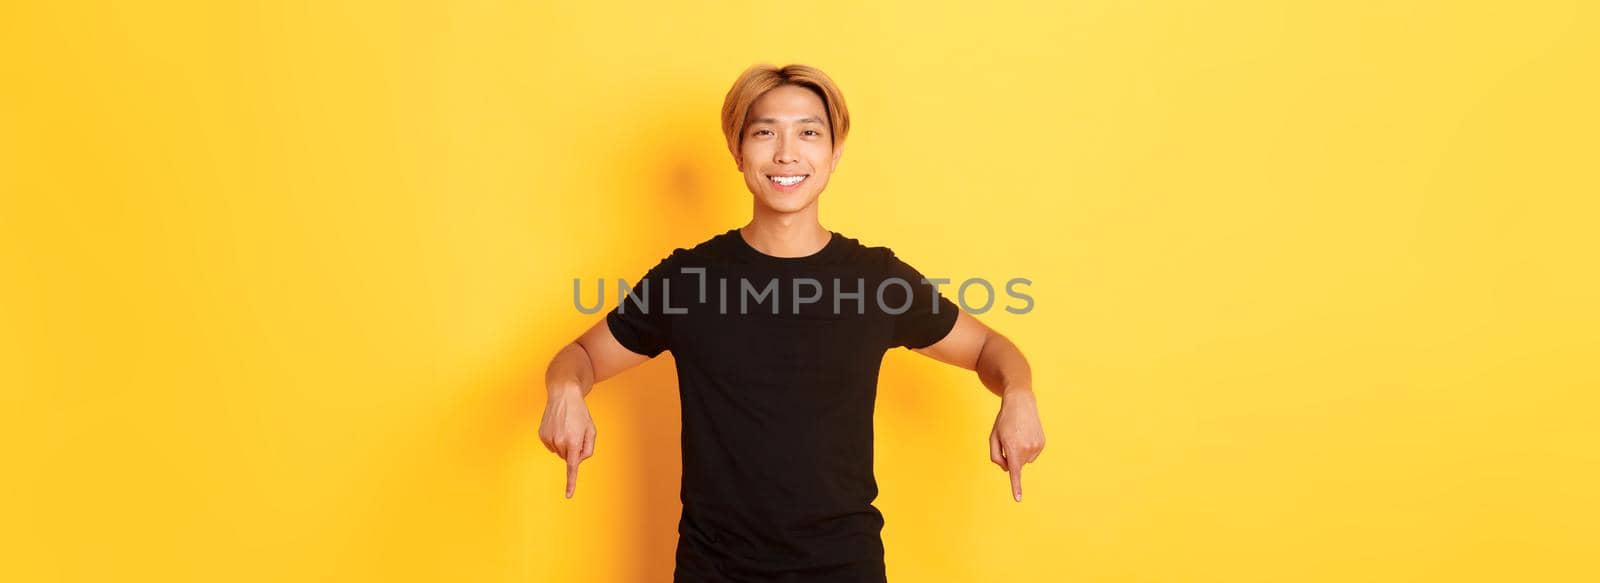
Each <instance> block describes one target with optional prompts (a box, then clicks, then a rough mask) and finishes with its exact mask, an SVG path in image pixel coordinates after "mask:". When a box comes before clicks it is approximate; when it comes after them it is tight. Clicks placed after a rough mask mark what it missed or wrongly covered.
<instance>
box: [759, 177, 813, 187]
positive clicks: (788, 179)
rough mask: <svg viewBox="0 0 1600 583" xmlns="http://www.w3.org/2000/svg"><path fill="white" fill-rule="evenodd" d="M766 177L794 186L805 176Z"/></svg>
mask: <svg viewBox="0 0 1600 583" xmlns="http://www.w3.org/2000/svg"><path fill="white" fill-rule="evenodd" d="M767 178H769V179H771V180H772V181H773V182H776V183H778V184H782V185H784V186H794V185H796V184H799V183H800V181H801V180H805V179H806V177H805V176H768V177H767Z"/></svg>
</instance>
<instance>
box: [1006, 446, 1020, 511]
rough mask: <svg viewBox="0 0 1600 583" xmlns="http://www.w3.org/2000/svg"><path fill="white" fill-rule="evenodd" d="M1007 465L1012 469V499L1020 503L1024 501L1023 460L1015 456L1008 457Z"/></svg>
mask: <svg viewBox="0 0 1600 583" xmlns="http://www.w3.org/2000/svg"><path fill="white" fill-rule="evenodd" d="M1006 461H1007V462H1008V463H1007V465H1008V466H1010V468H1011V497H1012V498H1013V499H1015V500H1016V501H1018V502H1021V501H1022V463H1023V462H1022V460H1020V459H1017V458H1016V457H1015V456H1007V457H1006Z"/></svg>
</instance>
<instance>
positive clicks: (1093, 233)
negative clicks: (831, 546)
mask: <svg viewBox="0 0 1600 583" xmlns="http://www.w3.org/2000/svg"><path fill="white" fill-rule="evenodd" d="M1594 18H1595V11H1594V7H1593V6H1592V5H1588V4H1585V3H1580V2H1576V1H1573V2H1517V3H1509V4H1504V5H1500V6H1494V5H1491V4H1490V3H1482V4H1478V3H1462V2H1353V3H1352V2H1340V3H1327V5H1325V6H1312V5H1310V4H1308V3H1291V2H1204V3H1177V2H1149V3H1128V2H1030V3H1024V4H1005V3H994V2H984V3H977V5H972V6H958V7H950V8H935V7H931V6H929V5H926V4H924V3H920V2H884V3H875V4H872V5H870V6H860V5H858V3H855V2H822V3H801V4H783V5H779V4H776V3H774V4H770V5H768V4H759V5H758V4H744V3H720V4H705V5H695V6H680V5H678V3H676V2H652V3H638V4H636V5H632V6H611V5H604V4H598V3H596V4H582V3H577V2H572V3H562V4H551V3H542V2H533V3H528V2H493V3H491V2H449V3H438V4H436V5H432V6H424V5H421V4H418V3H404V2H402V3H395V2H328V1H323V2H282V3H262V4H260V5H244V4H243V3H231V2H193V3H154V2H124V3H109V2H107V3H100V2H94V3H76V2H46V1H34V2H7V3H5V4H4V5H3V7H0V87H3V88H0V285H3V288H0V290H3V295H0V359H3V360H0V386H3V389H4V390H3V397H0V398H3V401H0V428H3V429H0V431H3V432H4V433H3V435H0V438H3V442H0V443H3V445H0V456H3V457H0V462H3V464H4V465H3V475H0V489H3V490H0V525H3V527H0V528H3V529H4V530H3V531H0V534H3V536H4V540H3V541H0V580H5V581H240V582H245V581H386V582H393V581H619V582H620V581H628V582H632V581H665V580H667V579H668V577H669V574H670V572H671V568H672V551H673V545H674V544H675V541H676V533H675V528H676V521H677V517H678V511H679V507H678V505H677V494H678V483H677V480H678V476H679V473H678V472H679V457H678V449H677V436H678V433H677V432H678V428H679V426H678V423H679V420H678V409H677V395H676V392H675V388H674V375H673V369H672V363H671V362H670V357H669V356H664V357H662V358H659V359H656V360H654V361H652V362H650V363H648V364H647V365H645V366H642V367H640V368H639V369H636V370H633V371H630V372H628V373H626V374H625V375H623V376H622V377H619V378H617V379H615V380H614V381H609V382H606V383H603V384H601V385H599V386H598V387H597V388H596V389H595V391H594V393H593V394H592V395H591V399H590V402H591V408H592V411H593V412H594V415H595V416H596V421H597V423H598V426H599V428H600V438H599V440H598V448H597V453H596V455H595V457H594V458H592V459H591V460H589V461H588V462H587V463H585V464H584V466H583V469H582V471H581V473H580V480H579V484H578V493H577V496H576V497H575V498H573V499H572V500H565V499H563V498H562V485H563V480H564V475H563V471H564V469H563V465H562V464H561V463H560V462H559V461H558V460H557V458H556V457H555V456H553V455H551V454H549V453H548V452H546V451H545V450H544V449H543V447H542V446H541V445H540V444H539V442H538V440H537V437H536V435H535V429H536V426H537V424H538V420H539V412H540V408H541V406H542V404H543V395H542V393H541V391H542V390H543V387H542V382H541V376H542V372H543V367H544V366H545V364H546V362H547V361H548V359H549V357H550V356H551V355H552V353H553V352H554V351H555V350H556V349H557V348H558V347H559V346H560V345H561V344H563V343H565V342H567V341H569V340H571V339H572V338H573V337H574V336H576V334H577V333H578V332H579V331H580V330H581V329H582V328H583V327H584V326H586V325H587V324H588V323H590V322H591V321H593V320H594V318H595V317H596V316H584V315H581V314H579V313H578V312H577V311H576V310H575V309H574V308H573V307H572V300H571V286H572V284H571V281H572V278H573V277H583V278H586V279H589V280H591V281H592V278H595V277H608V278H616V277H627V278H634V277H636V276H637V275H639V274H640V273H642V272H643V270H644V269H645V268H647V267H649V266H650V265H653V264H654V263H655V261H657V260H658V259H660V258H661V257H664V256H665V255H666V254H667V253H668V252H670V250H671V249H672V248H673V247H677V246H684V245H689V244H693V243H695V242H698V241H701V240H704V239H705V238H707V237H709V236H711V235H712V234H715V233H717V232H720V231H722V230H725V229H729V228H733V227H736V226H739V225H740V224H742V223H743V222H744V221H745V220H746V219H747V218H748V216H749V195H748V193H747V192H746V191H745V190H744V185H743V183H742V182H741V180H740V177H739V175H738V174H737V172H736V170H735V168H734V166H733V163H732V161H731V159H730V158H729V156H728V154H727V152H726V150H725V149H724V147H723V142H722V136H721V134H720V132H719V130H718V125H717V112H718V108H719V107H720V105H721V99H722V96H723V93H724V92H725V91H726V90H727V87H728V85H729V84H730V83H731V82H732V81H733V79H734V77H735V76H736V75H737V74H738V73H739V72H740V71H741V70H742V69H743V68H744V67H746V66H748V65H750V64H751V63H754V62H771V63H778V64H782V63H788V62H801V63H807V64H812V65H816V66H818V67H821V68H823V69H824V70H826V71H827V72H828V73H830V74H831V75H832V76H833V77H834V79H836V80H837V81H838V83H839V84H840V85H841V86H842V88H843V90H844V94H845V97H846V99H847V100H848V103H849V105H850V108H851V112H852V114H853V115H854V121H855V126H854V131H853V132H852V133H851V135H850V137H849V142H848V143H847V146H846V148H847V149H846V152H845V156H844V158H843V161H842V162H841V163H840V165H839V168H838V172H837V174H836V175H835V176H834V177H833V180H832V182H831V184H830V185H829V188H828V190H827V192H826V193H825V194H824V195H823V197H822V217H823V220H824V224H825V225H826V226H828V227H829V228H831V229H834V230H838V231H841V232H844V233H846V234H849V235H852V236H855V237H858V238H860V239H862V240H863V241H864V242H867V243H869V244H879V245H889V246H892V247H893V248H894V249H895V250H896V251H897V252H899V254H900V255H901V256H902V257H905V258H906V259H907V260H908V261H910V262H911V263H912V264H913V265H915V266H916V267H918V268H919V269H921V270H923V271H924V272H925V273H928V274H929V275H931V276H945V277H951V278H956V279H958V280H959V279H963V278H966V277H987V278H991V279H998V280H1004V279H1005V278H1009V277H1019V276H1020V277H1028V278H1031V279H1032V280H1033V281H1034V285H1033V286H1032V287H1031V288H1030V289H1029V291H1030V292H1031V293H1032V294H1033V296H1034V298H1035V300H1036V302H1037V303H1036V307H1035V309H1034V311H1033V312H1032V313H1030V314H1027V315H1022V316H1017V315H1011V314H1007V313H1004V312H1003V311H1000V310H996V311H993V312H990V313H989V314H986V315H984V316H983V317H982V319H983V320H985V321H986V322H988V323H989V324H991V325H993V326H995V327H996V328H998V329H1000V330H1001V331H1003V332H1005V333H1006V334H1008V335H1010V336H1011V337H1012V338H1013V339H1014V340H1015V341H1016V342H1017V343H1018V344H1019V345H1020V346H1021V347H1022V348H1023V350H1024V351H1025V353H1026V354H1027V355H1028V356H1029V357H1030V359H1031V361H1032V363H1033V366H1034V375H1035V384H1036V387H1037V388H1036V390H1037V393H1038V396H1039V402H1040V407H1041V410H1042V414H1043V418H1044V421H1045V428H1046V434H1047V436H1048V446H1047V448H1046V450H1045V452H1044V454H1043V455H1042V456H1041V457H1040V458H1039V460H1038V462H1037V463H1036V464H1033V465H1030V466H1029V467H1028V469H1027V470H1026V472H1025V473H1024V491H1025V496H1024V502H1023V503H1022V504H1016V503H1014V502H1012V501H1011V500H1010V498H1009V492H1008V488H1009V486H1008V483H1007V479H1006V477H1005V475H1004V474H1003V473H1002V472H1000V471H999V470H997V469H995V468H994V467H993V466H992V465H990V463H989V461H988V459H987V452H986V445H985V438H986V437H987V432H988V430H989V427H990V424H991V423H992V420H993V416H994V413H995V411H996V406H997V405H998V400H997V399H996V398H995V397H994V396H993V395H991V394H988V393H987V392H986V391H985V390H984V389H983V388H982V387H981V386H980V385H979V384H978V383H977V381H976V378H975V377H974V376H973V375H971V374H970V373H968V372H966V371H961V370H959V369H955V368H952V367H948V366H944V365H941V364H938V363H936V362H934V361H931V360H928V359H925V358H921V357H919V356H917V355H915V354H913V353H910V352H907V351H904V350H899V351H894V352H892V353H891V354H890V355H889V356H888V357H887V358H886V362H885V368H884V373H883V377H882V384H881V390H880V396H879V406H878V435H877V446H876V447H877V453H878V456H879V457H878V460H879V461H878V476H879V480H880V484H881V488H882V493H881V496H880V498H879V500H878V506H879V507H880V508H881V509H882V510H883V512H884V513H885V515H886V517H887V527H886V528H885V531H884V537H885V541H886V544H887V548H888V555H887V561H888V566H889V574H890V578H891V580H894V581H901V582H910V581H961V582H965V581H1094V582H1101V581H1106V582H1134V581H1139V582H1143V581H1173V582H1190V581H1217V582H1234V581H1467V580H1474V581H1580V580H1589V581H1592V580H1595V579H1596V578H1600V568H1597V567H1596V562H1595V561H1594V560H1593V554H1592V553H1593V552H1594V551H1595V550H1596V549H1595V544H1596V540H1600V528H1597V527H1596V524H1597V523H1600V510H1597V506H1600V504H1597V497H1596V494H1595V492H1596V491H1597V490H1600V479H1597V472H1596V468H1597V462H1600V453H1597V452H1600V446H1597V442H1600V439H1597V435H1596V430H1595V428H1594V422H1595V419H1596V412H1597V407H1596V404H1597V402H1596V401H1597V399H1596V398H1595V396H1594V392H1595V390H1596V389H1597V388H1600V373H1597V370H1596V366H1595V363H1594V361H1595V359H1596V356H1597V355H1600V340H1597V334H1596V326H1597V324H1600V313H1597V310H1596V309H1595V305H1594V304H1595V300H1596V298H1597V296H1600V285H1597V281H1596V275H1595V266H1594V264H1595V261H1596V257H1595V256H1596V253H1595V251H1596V249H1597V248H1600V245H1597V243H1600V242H1597V241H1596V236H1595V234H1594V228H1595V222H1596V218H1597V213H1596V211H1597V210H1600V208H1597V204H1596V202H1595V195H1596V194H1597V192H1600V189H1597V188H1596V180H1595V177H1594V176H1595V162H1596V159H1597V156H1596V154H1597V151H1596V147H1595V136H1596V135H1597V133H1600V124H1597V116H1596V113H1595V108H1594V104H1595V103H1596V102H1600V95H1597V93H1600V92H1597V91H1596V85H1595V82H1594V66H1595V62H1596V59H1595V55H1596V51H1595V48H1596V47H1595V41H1594V39H1595V38H1596V34H1597V31H1596V30H1595V27H1594ZM590 289H592V288H590ZM614 303H615V298H614V297H611V298H608V305H614Z"/></svg>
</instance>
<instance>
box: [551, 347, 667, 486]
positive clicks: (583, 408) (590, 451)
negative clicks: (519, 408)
mask: <svg viewBox="0 0 1600 583" xmlns="http://www.w3.org/2000/svg"><path fill="white" fill-rule="evenodd" d="M647 360H650V357H648V356H645V355H643V354H639V353H636V352H634V351H632V350H628V349H627V348H626V347H624V346H622V344H621V343H618V342H617V339H616V338H615V337H614V336H612V335H611V328H610V326H608V325H607V324H606V319H605V318H603V317H602V318H600V321H599V322H596V323H595V324H594V325H593V326H591V327H589V330H588V331H586V332H584V333H583V335H582V336H579V337H578V339H577V340H574V341H572V342H570V343H567V345H566V346H563V347H562V348H561V350H559V351H557V352H556V355H555V357H554V358H552V359H550V366H549V367H548V368H546V369H545V373H544V384H545V405H544V417H543V419H541V420H540V421H539V440H540V441H542V442H544V447H545V449H548V450H550V451H551V452H553V453H555V454H556V455H558V456H561V458H562V459H565V460H566V461H567V497H568V498H571V497H572V494H573V492H574V491H576V490H577V487H578V464H579V463H580V462H582V461H583V460H586V459H589V457H590V456H592V455H594V440H595V427H594V420H593V419H591V418H590V417H589V406H588V405H586V404H585V403H584V401H583V398H584V397H585V396H586V395H588V394H589V390H590V389H591V388H593V387H594V384H595V383H598V382H600V381H603V380H606V379H608V378H611V377H613V376H616V374H617V373H620V372H622V371H624V370H627V369H629V368H632V367H634V366H637V365H639V364H642V363H644V362H645V361H647Z"/></svg>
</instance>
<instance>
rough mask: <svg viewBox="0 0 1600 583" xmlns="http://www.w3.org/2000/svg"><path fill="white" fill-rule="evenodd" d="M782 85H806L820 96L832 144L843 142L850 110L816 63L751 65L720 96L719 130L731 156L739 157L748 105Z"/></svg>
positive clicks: (834, 145) (848, 129) (836, 144)
mask: <svg viewBox="0 0 1600 583" xmlns="http://www.w3.org/2000/svg"><path fill="white" fill-rule="evenodd" d="M784 85H794V86H797V87H804V88H806V89H810V90H811V92H812V93H816V94H817V97H821V98H822V106H823V108H824V109H825V110H827V115H828V130H829V132H828V133H829V134H831V137H832V139H833V147H835V148H837V147H839V144H841V143H844V138H845V136H846V135H849V133H850V110H849V108H847V107H845V104H844V94H843V93H840V92H839V86H838V85H834V83H833V79H830V78H828V75H827V74H826V73H823V72H822V70H821V69H818V68H816V67H809V66H806V65H785V66H783V67H775V66H772V65H767V64H757V65H751V66H750V68H748V69H745V71H744V73H743V74H741V75H739V79H738V80H736V81H734V82H733V88H731V89H729V90H728V95H727V97H725V98H723V100H722V134H723V135H724V136H725V137H727V139H728V151H729V152H731V153H732V154H733V158H734V159H735V160H737V159H739V148H740V146H742V145H744V122H745V117H747V116H748V115H749V113H750V106H751V105H752V104H754V103H755V102H756V100H757V99H760V98H761V96H762V95H765V94H766V93H767V92H768V91H771V90H773V89H775V88H778V87H782V86H784Z"/></svg>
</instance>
